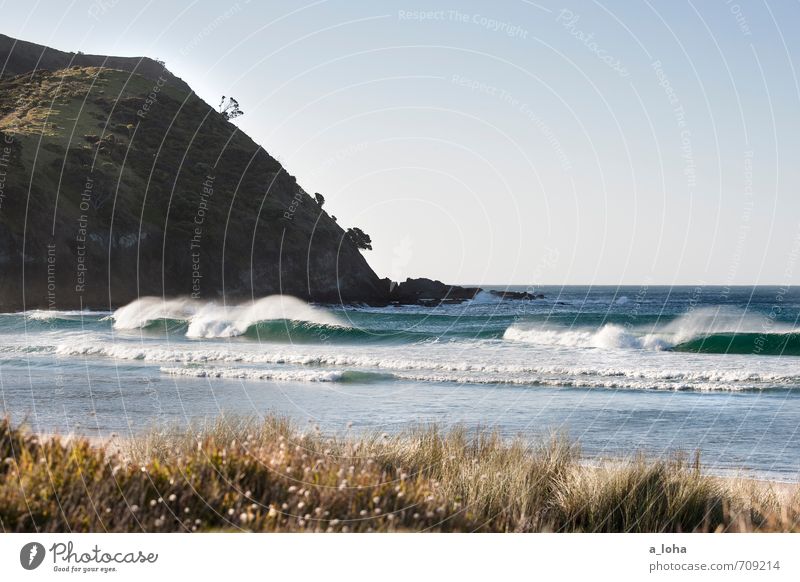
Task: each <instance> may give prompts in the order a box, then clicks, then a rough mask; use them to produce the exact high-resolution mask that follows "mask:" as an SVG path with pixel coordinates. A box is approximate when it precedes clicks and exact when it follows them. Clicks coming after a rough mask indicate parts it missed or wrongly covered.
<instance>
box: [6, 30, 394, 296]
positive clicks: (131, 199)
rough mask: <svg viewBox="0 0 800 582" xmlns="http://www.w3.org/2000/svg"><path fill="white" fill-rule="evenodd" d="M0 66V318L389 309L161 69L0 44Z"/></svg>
mask: <svg viewBox="0 0 800 582" xmlns="http://www.w3.org/2000/svg"><path fill="white" fill-rule="evenodd" d="M0 62H3V63H4V68H3V73H2V75H1V76H0V177H1V178H2V179H1V180H0V311H11V310H17V309H21V308H28V309H30V308H53V309H55V308H58V309H71V308H80V307H89V308H114V307H117V306H120V305H124V304H126V303H128V302H130V301H132V300H134V299H136V298H137V297H140V296H146V295H156V296H191V297H195V298H202V299H221V298H222V297H224V298H225V300H226V301H228V300H231V301H239V300H244V299H250V298H253V297H263V296H266V295H271V294H275V293H285V294H289V295H294V296H297V297H300V298H302V299H306V300H311V301H316V302H327V303H338V302H350V301H363V302H367V303H379V302H388V301H389V300H390V299H389V295H390V293H389V289H388V286H387V285H386V284H384V283H383V282H381V280H380V279H379V278H378V276H377V275H376V274H375V273H374V272H373V270H372V269H371V268H370V266H369V265H368V264H367V262H366V260H365V259H364V257H363V256H362V255H361V253H360V251H359V249H358V248H357V247H356V245H355V244H354V243H353V242H351V241H350V240H349V238H348V237H346V236H345V230H344V229H342V227H340V226H339V225H338V224H337V223H336V222H335V221H334V220H333V219H332V218H331V217H330V216H329V215H328V214H327V213H326V212H325V211H324V210H323V209H322V208H321V207H320V206H319V204H317V203H316V202H315V201H314V200H313V199H312V198H311V197H310V196H309V195H308V194H307V193H306V192H305V191H304V190H303V188H301V187H300V186H299V185H298V183H297V181H296V180H295V178H294V177H293V176H291V175H289V174H288V173H287V172H286V170H285V169H284V168H283V167H282V166H281V164H280V163H279V162H278V161H277V160H276V159H275V158H273V157H272V156H270V155H269V154H268V153H267V152H266V151H264V149H262V148H261V147H260V146H259V145H258V144H256V143H255V142H254V141H253V140H252V139H250V138H249V137H248V136H247V135H246V134H245V133H243V132H242V131H241V130H239V129H238V128H237V127H236V126H235V125H233V124H232V123H230V121H228V119H227V118H226V117H225V116H224V115H222V114H220V113H218V112H217V111H216V110H215V109H214V108H213V107H211V106H210V105H208V104H207V103H205V102H204V101H202V100H201V99H200V98H198V97H197V96H196V95H195V94H194V93H192V91H191V89H190V88H189V86H188V85H187V84H186V83H184V82H183V81H181V80H180V79H178V78H177V77H175V76H174V75H173V74H172V73H170V72H169V71H167V70H166V69H165V68H164V66H163V63H159V62H157V61H154V60H152V59H147V58H116V57H104V56H92V55H80V54H74V53H63V52H61V51H55V50H53V49H50V48H47V47H43V46H40V45H35V44H32V43H26V42H22V41H15V40H14V39H9V38H8V37H5V36H0Z"/></svg>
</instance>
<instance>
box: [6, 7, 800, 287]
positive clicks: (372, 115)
mask: <svg viewBox="0 0 800 582" xmlns="http://www.w3.org/2000/svg"><path fill="white" fill-rule="evenodd" d="M0 14H2V15H3V17H2V24H1V25H0V31H2V32H3V33H5V34H8V35H11V36H15V37H18V38H22V39H25V40H30V41H34V42H38V43H43V44H47V45H50V46H54V47H56V48H60V49H64V50H75V51H78V50H81V51H83V52H86V53H99V54H114V55H129V56H138V55H147V56H151V57H157V58H161V59H164V60H165V61H166V63H167V66H168V68H169V69H170V70H171V71H173V72H174V73H175V74H177V75H178V76H180V77H182V78H183V79H184V80H186V81H187V82H188V83H189V84H190V85H191V86H192V87H193V88H194V89H195V91H196V92H197V93H198V94H199V95H200V96H201V97H203V98H204V99H206V100H207V101H208V102H209V103H212V104H216V103H217V102H218V100H219V97H220V95H222V94H225V95H233V96H235V97H236V98H237V99H238V100H239V101H240V103H241V105H242V108H243V109H244V111H245V112H246V114H245V116H244V117H242V118H240V119H239V120H237V124H238V125H239V126H240V127H241V128H242V129H243V130H245V131H246V132H247V133H249V134H250V135H251V136H252V137H253V138H254V139H255V140H256V141H258V142H259V143H260V144H262V145H263V146H264V147H265V148H266V149H267V150H268V151H269V152H270V153H271V154H273V155H274V156H276V157H277V158H279V159H280V160H281V162H282V163H283V164H284V165H285V167H286V168H287V169H288V171H289V172H291V173H292V174H294V175H295V176H297V178H298V180H299V182H300V184H301V185H302V186H303V187H304V188H305V189H306V190H307V191H309V192H321V193H323V194H324V195H325V196H326V198H327V200H328V202H327V206H326V207H327V209H328V210H329V212H331V213H332V214H335V215H336V216H337V217H338V218H339V223H340V224H342V225H344V226H350V225H358V226H360V227H362V228H363V229H364V230H365V231H367V232H368V233H369V234H371V235H372V238H373V243H374V248H375V250H374V251H372V252H367V253H366V256H367V258H368V260H369V261H370V263H371V264H372V266H373V267H374V268H375V270H376V271H378V272H379V273H380V274H381V275H389V276H392V277H393V278H394V279H401V278H405V277H406V276H433V277H436V278H440V279H443V280H447V281H449V282H471V283H484V284H488V283H518V284H528V283H597V284H603V283H606V284H620V283H631V284H637V283H642V282H648V283H651V284H657V283H662V284H675V283H684V284H697V283H707V284H712V283H716V284H749V283H764V284H766V283H774V284H783V283H797V282H800V175H799V174H798V172H799V171H800V170H799V166H800V131H798V130H799V129H800V127H799V126H800V115H798V111H800V107H799V106H800V87H799V83H800V82H799V81H798V77H797V73H798V72H800V62H799V61H798V54H800V37H798V35H797V34H796V25H797V23H798V22H800V4H798V3H797V2H777V1H768V2H755V1H753V2H745V1H741V2H733V1H731V2H728V1H726V0H709V1H700V0H695V1H694V2H683V1H680V0H679V1H675V0H670V1H667V0H660V1H655V0H649V1H643V2H641V3H640V2H635V3H634V2H627V1H621V0H619V1H616V0H615V1H612V2H602V3H601V2H588V1H586V2H583V1H581V2H577V1H571V0H565V1H564V2H559V3H549V2H536V3H534V2H527V1H522V0H509V1H507V2H502V3H498V2H488V1H486V2H464V1H459V2H456V1H452V2H440V1H438V0H428V1H426V2H421V1H408V2H391V3H390V2H380V1H378V2H375V1H372V2H366V1H365V2H352V1H347V2H346V1H335V0H330V1H322V0H321V1H317V2H312V3H308V4H305V3H303V2H289V1H270V2H245V1H243V0H241V1H239V2H233V3H227V4H226V3H224V2H205V1H198V2H187V3H178V2H122V1H119V2H115V1H114V0H98V1H96V2H84V1H73V2H55V1H50V2H36V1H35V0H34V1H32V2H20V1H19V0H15V1H8V0H6V1H2V0H0Z"/></svg>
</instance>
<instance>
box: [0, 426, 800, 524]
mask: <svg viewBox="0 0 800 582" xmlns="http://www.w3.org/2000/svg"><path fill="white" fill-rule="evenodd" d="M0 461H2V463H0V530H2V531H6V532H9V531H48V532H64V531H75V532H78V531H80V532H84V531H95V532H103V531H147V532H164V531H216V530H233V531H237V530H242V531H335V532H348V531H349V532H362V531H488V532H509V531H518V532H535V531H564V532H598V531H599V532H661V531H734V532H738V531H795V530H797V529H799V528H798V523H799V522H800V495H798V492H797V490H796V489H795V491H794V493H791V492H786V491H782V490H778V489H776V488H773V487H771V486H769V485H765V484H758V483H755V482H752V481H742V482H735V481H730V480H721V479H717V478H714V477H710V476H708V475H706V474H704V473H703V471H702V468H701V467H700V464H699V462H698V461H695V462H693V463H689V462H687V461H686V460H685V459H683V458H681V457H679V456H676V457H674V458H672V459H668V460H653V461H648V460H646V459H644V458H634V459H632V460H627V461H618V462H614V463H606V464H603V465H601V466H600V467H589V466H587V465H586V464H584V463H581V460H580V456H579V451H578V450H577V449H576V447H575V446H573V445H572V444H571V443H570V442H569V441H568V440H567V439H565V438H561V437H553V438H551V439H549V440H546V441H543V442H541V443H539V444H538V445H536V446H530V445H529V444H528V443H526V442H524V441H522V440H513V441H510V442H509V441H508V440H504V439H502V438H501V437H500V436H498V435H497V434H495V433H491V432H480V431H479V432H477V433H473V432H468V431H466V430H464V429H454V430H450V431H447V432H442V431H441V430H439V429H437V428H436V427H428V428H418V429H414V430H409V431H408V432H406V433H403V434H399V435H396V436H389V435H378V434H372V435H367V436H358V437H355V436H351V437H348V436H345V437H339V438H336V437H329V436H326V435H323V434H321V433H319V432H316V431H310V432H307V433H302V432H300V431H299V430H298V429H297V428H295V427H294V426H292V424H291V423H290V422H288V421H287V420H286V419H282V418H274V417H270V418H267V419H266V420H263V421H254V420H241V419H239V420H224V421H219V422H218V423H217V424H216V425H215V426H213V427H210V428H207V429H204V430H202V431H199V432H195V431H184V432H181V433H179V434H177V436H163V435H158V434H156V433H151V434H149V435H145V436H143V437H140V438H136V439H134V440H132V441H129V442H119V443H114V442H113V441H112V442H110V443H107V444H105V445H103V446H93V445H92V444H90V443H89V442H88V441H86V440H82V439H70V440H62V439H59V438H56V437H54V438H48V439H40V438H39V437H37V436H35V435H32V434H29V433H26V432H25V431H24V430H22V429H20V428H15V427H13V426H12V425H11V424H10V423H9V422H8V421H7V420H6V421H0Z"/></svg>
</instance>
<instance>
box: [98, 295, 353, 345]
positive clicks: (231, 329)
mask: <svg viewBox="0 0 800 582" xmlns="http://www.w3.org/2000/svg"><path fill="white" fill-rule="evenodd" d="M111 317H112V318H113V319H114V328H115V329H120V330H130V329H138V328H141V327H144V326H146V325H147V324H148V323H150V322H153V321H157V320H159V319H173V320H178V321H186V322H187V323H188V324H189V327H188V329H187V330H186V336H187V337H191V338H221V337H233V336H238V335H242V334H244V333H245V332H246V331H247V329H248V328H249V327H250V326H252V325H254V324H256V323H259V322H262V321H273V320H291V321H305V322H309V323H317V324H321V325H336V326H342V327H347V324H345V323H344V322H342V321H341V320H340V319H339V318H337V317H336V316H334V315H333V314H331V313H329V312H327V311H325V310H323V309H320V308H317V307H312V306H311V305H309V304H307V303H305V302H304V301H301V300H300V299H297V298H296V297H290V296H288V295H271V296H269V297H264V298H262V299H259V300H257V301H254V302H249V303H244V304H241V305H219V304H217V303H214V302H201V301H197V300H193V299H185V298H178V299H161V298H158V297H142V298H141V299H137V300H136V301H134V302H132V303H129V304H128V305H126V306H125V307H121V308H119V309H118V310H117V311H115V312H114V314H113V315H112V316H111Z"/></svg>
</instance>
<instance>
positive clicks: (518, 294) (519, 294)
mask: <svg viewBox="0 0 800 582" xmlns="http://www.w3.org/2000/svg"><path fill="white" fill-rule="evenodd" d="M489 293H491V294H492V295H494V296H495V297H500V298H501V299H520V300H528V301H530V300H532V299H544V295H543V294H542V293H539V294H534V293H529V292H528V291H489Z"/></svg>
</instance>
